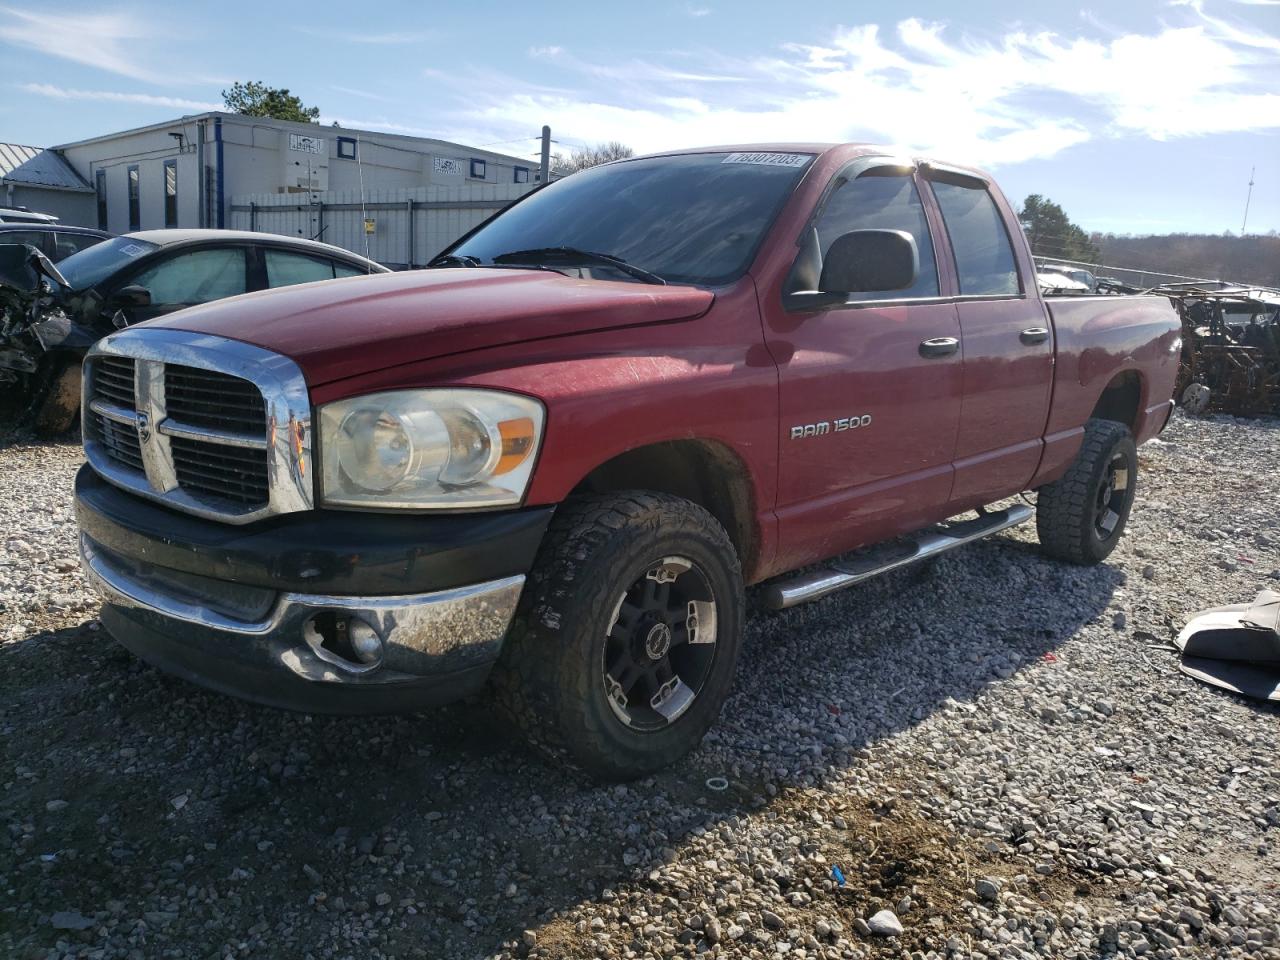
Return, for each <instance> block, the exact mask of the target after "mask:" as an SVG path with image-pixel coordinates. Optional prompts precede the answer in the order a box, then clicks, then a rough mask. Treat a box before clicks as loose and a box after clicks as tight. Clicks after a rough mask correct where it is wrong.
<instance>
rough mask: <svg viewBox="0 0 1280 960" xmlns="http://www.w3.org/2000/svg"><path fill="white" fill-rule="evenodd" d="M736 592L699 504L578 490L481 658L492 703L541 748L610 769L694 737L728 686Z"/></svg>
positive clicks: (612, 773)
mask: <svg viewBox="0 0 1280 960" xmlns="http://www.w3.org/2000/svg"><path fill="white" fill-rule="evenodd" d="M744 609H745V600H744V597H743V587H742V573H741V570H740V568H739V565H738V558H737V554H736V553H735V551H734V548H733V544H732V543H731V542H730V540H729V537H728V535H727V534H726V533H725V531H724V529H723V528H722V527H721V526H720V524H719V523H717V522H716V520H715V518H714V517H712V516H711V514H710V513H708V512H707V511H706V510H704V509H703V508H702V507H699V506H697V505H696V504H693V503H690V502H688V501H686V500H682V499H680V498H678V497H672V496H667V495H665V494H657V493H646V492H627V493H617V494H608V495H599V496H590V497H583V498H581V499H576V500H573V501H570V502H568V503H566V504H565V505H564V506H563V507H561V508H560V510H559V511H558V512H557V514H556V518H555V520H554V521H553V522H552V526H551V529H550V530H549V531H548V533H547V538H546V540H545V541H544V543H543V545H542V549H541V550H540V551H539V555H538V559H537V561H536V562H535V564H534V569H533V572H532V573H531V574H530V576H529V582H528V583H527V584H526V586H525V592H524V596H523V597H522V599H521V607H520V611H519V613H518V614H517V618H516V622H515V623H514V624H513V625H512V629H511V633H510V634H509V635H508V637H507V641H506V643H505V645H504V648H503V653H502V657H501V659H500V661H499V663H498V664H497V666H496V667H495V668H494V673H493V678H492V686H493V691H494V694H495V700H496V704H497V706H498V709H499V711H500V713H501V714H502V716H503V717H504V718H506V719H507V720H509V721H510V722H511V723H512V724H513V725H514V726H516V727H517V728H518V729H519V730H520V731H521V732H522V733H523V734H524V736H525V738H526V739H527V740H528V741H529V742H530V744H531V745H533V746H534V747H535V748H536V749H538V750H539V751H540V752H542V753H543V754H545V755H546V756H548V757H551V758H553V759H554V760H557V761H559V762H563V763H567V764H569V765H571V766H575V767H578V768H580V769H582V770H584V771H586V772H587V773H589V774H591V775H593V776H596V777H600V778H603V779H610V780H629V779H633V778H635V777H641V776H644V775H646V774H649V773H653V772H654V771H656V770H659V769H661V768H662V767H665V766H667V765H669V764H671V763H674V762H675V761H677V760H679V759H680V758H681V757H683V756H685V755H686V754H687V753H689V752H690V751H691V750H693V749H694V748H695V747H696V746H697V745H698V743H699V741H701V739H702V737H703V735H704V734H705V733H706V731H707V730H708V728H710V726H711V725H712V724H713V723H714V722H715V721H716V718H717V717H718V716H719V714H720V709H721V707H722V706H723V705H724V702H725V699H726V698H727V697H728V694H729V690H730V688H731V686H732V683H733V674H734V670H735V668H736V665H737V659H738V650H739V646H740V644H741V636H742V627H743V620H744Z"/></svg>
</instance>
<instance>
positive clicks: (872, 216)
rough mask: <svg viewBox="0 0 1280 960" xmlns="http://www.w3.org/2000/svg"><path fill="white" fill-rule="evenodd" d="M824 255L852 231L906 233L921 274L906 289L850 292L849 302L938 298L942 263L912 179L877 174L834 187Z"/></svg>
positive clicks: (822, 229) (823, 226) (826, 213)
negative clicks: (913, 240) (914, 248)
mask: <svg viewBox="0 0 1280 960" xmlns="http://www.w3.org/2000/svg"><path fill="white" fill-rule="evenodd" d="M817 229H818V241H819V243H820V244H821V246H822V256H823V257H824V258H825V257H826V255H827V251H828V250H829V249H831V244H832V243H834V242H835V240H836V238H837V237H839V236H841V235H843V234H846V233H850V232H852V231H854V230H905V231H906V232H907V233H909V234H911V236H912V237H914V238H915V241H916V250H917V252H918V253H919V255H920V273H919V275H918V276H917V277H916V282H915V285H914V286H912V287H909V288H907V289H905V290H888V291H873V292H870V293H854V294H850V299H851V300H889V299H893V300H896V299H900V298H903V297H936V296H937V295H938V264H937V258H936V257H935V256H934V253H933V240H932V239H931V238H930V236H929V221H928V220H927V219H925V213H924V205H923V204H922V203H921V202H920V194H919V192H918V191H917V190H916V185H915V182H914V181H913V180H912V179H911V177H904V176H892V177H880V176H875V175H873V174H868V175H864V176H861V177H858V178H857V179H856V180H849V181H847V182H845V183H843V184H841V185H840V186H839V187H837V188H836V191H835V193H833V194H832V195H831V197H830V199H829V200H828V201H827V205H826V207H825V208H824V209H823V211H822V216H821V217H820V218H819V220H818V224H817Z"/></svg>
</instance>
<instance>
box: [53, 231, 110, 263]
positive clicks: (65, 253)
mask: <svg viewBox="0 0 1280 960" xmlns="http://www.w3.org/2000/svg"><path fill="white" fill-rule="evenodd" d="M102 240H103V238H102V237H95V236H94V235H93V234H91V233H55V234H54V235H53V242H54V249H55V250H56V251H57V257H56V259H58V260H61V259H62V258H63V257H69V256H71V255H72V254H73V253H79V252H80V251H81V250H87V249H88V248H89V247H92V246H93V245H94V244H95V243H101V242H102Z"/></svg>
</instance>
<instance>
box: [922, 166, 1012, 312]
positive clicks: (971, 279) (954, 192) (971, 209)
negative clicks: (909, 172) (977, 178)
mask: <svg viewBox="0 0 1280 960" xmlns="http://www.w3.org/2000/svg"><path fill="white" fill-rule="evenodd" d="M933 193H934V196H936V197H937V198H938V206H939V207H941V208H942V220H943V222H944V223H945V224H946V225H947V235H948V236H949V237H950V238H951V249H952V251H953V252H954V253H955V258H956V270H957V272H958V273H959V274H960V293H961V294H963V295H964V296H970V297H975V296H976V297H981V296H987V297H994V296H1007V295H1009V294H1016V293H1018V268H1017V267H1016V266H1015V265H1014V259H1013V245H1012V244H1011V243H1010V242H1009V231H1008V230H1006V229H1005V225H1004V218H1003V217H1001V216H1000V211H999V210H998V209H997V208H996V204H995V201H994V200H992V199H991V194H989V193H988V192H987V191H986V190H985V189H982V188H973V187H962V186H960V185H959V184H954V183H945V182H943V181H934V182H933Z"/></svg>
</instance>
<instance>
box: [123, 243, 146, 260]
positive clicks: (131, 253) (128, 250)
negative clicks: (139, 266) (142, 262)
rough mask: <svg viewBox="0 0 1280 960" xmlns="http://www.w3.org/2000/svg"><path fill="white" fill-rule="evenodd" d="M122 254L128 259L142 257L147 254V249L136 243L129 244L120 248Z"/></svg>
mask: <svg viewBox="0 0 1280 960" xmlns="http://www.w3.org/2000/svg"><path fill="white" fill-rule="evenodd" d="M120 252H121V253H123V254H124V255H125V256H126V257H140V256H142V255H143V254H144V253H146V252H147V248H146V247H140V246H138V245H137V244H136V243H127V244H125V245H124V246H123V247H121V248H120Z"/></svg>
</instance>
